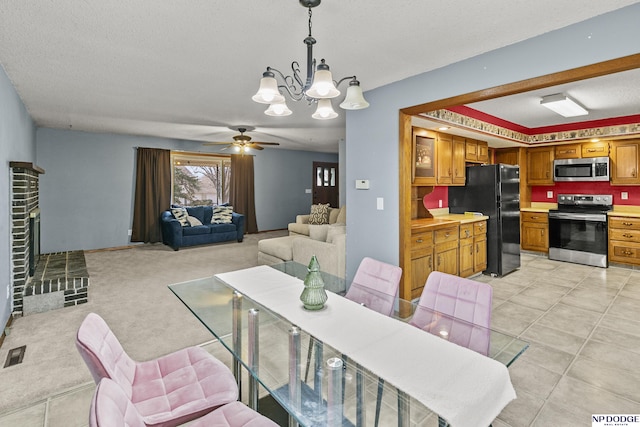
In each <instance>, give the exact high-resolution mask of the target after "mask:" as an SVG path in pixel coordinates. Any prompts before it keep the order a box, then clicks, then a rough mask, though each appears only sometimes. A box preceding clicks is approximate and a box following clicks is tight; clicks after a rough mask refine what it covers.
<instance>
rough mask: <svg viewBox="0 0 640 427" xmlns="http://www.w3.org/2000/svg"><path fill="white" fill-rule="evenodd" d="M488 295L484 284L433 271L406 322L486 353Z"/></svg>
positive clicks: (489, 323) (488, 313) (491, 289)
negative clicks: (444, 332)
mask: <svg viewBox="0 0 640 427" xmlns="http://www.w3.org/2000/svg"><path fill="white" fill-rule="evenodd" d="M492 298H493V288H492V287H491V285H489V284H487V283H482V282H477V281H475V280H470V279H465V278H463V277H458V276H453V275H451V274H446V273H441V272H439V271H433V272H431V274H429V277H428V278H427V282H426V284H425V286H424V289H423V291H422V294H421V295H420V300H419V301H418V306H417V307H416V310H415V312H414V314H413V316H412V318H411V320H410V321H409V323H410V324H412V325H414V326H416V327H418V328H421V329H425V330H427V331H429V332H431V333H435V334H437V333H438V331H446V336H447V339H448V340H449V341H452V342H454V343H456V344H458V345H461V346H463V347H467V348H469V349H471V350H474V351H476V352H478V353H481V354H484V355H485V356H487V355H488V354H489V344H490V339H489V338H490V331H489V327H490V326H491V301H492ZM434 312H435V313H434ZM438 313H442V314H444V315H446V316H447V317H446V318H445V317H442V316H439V315H438ZM457 319H459V320H461V322H457V321H456V320H457ZM474 326H479V327H474Z"/></svg>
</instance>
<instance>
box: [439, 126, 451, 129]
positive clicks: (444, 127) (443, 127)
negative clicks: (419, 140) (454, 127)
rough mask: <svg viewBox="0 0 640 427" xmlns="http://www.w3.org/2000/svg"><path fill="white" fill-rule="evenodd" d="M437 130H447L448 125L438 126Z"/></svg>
mask: <svg viewBox="0 0 640 427" xmlns="http://www.w3.org/2000/svg"><path fill="white" fill-rule="evenodd" d="M438 130H449V127H448V126H441V127H439V128H438Z"/></svg>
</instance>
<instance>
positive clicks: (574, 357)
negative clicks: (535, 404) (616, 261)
mask: <svg viewBox="0 0 640 427" xmlns="http://www.w3.org/2000/svg"><path fill="white" fill-rule="evenodd" d="M630 277H631V273H630V274H629V276H628V277H627V278H626V280H625V283H624V285H622V286H621V287H620V288H619V289H618V291H617V292H616V295H615V296H614V297H613V299H612V300H611V302H610V303H609V305H607V308H606V309H605V311H604V312H602V313H601V314H600V318H599V319H598V321H597V322H596V324H595V325H594V326H593V328H592V329H591V332H589V335H588V336H587V337H586V338H585V340H584V342H583V343H582V345H581V346H580V348H579V349H578V351H577V352H576V354H575V355H574V356H573V358H572V359H571V362H569V365H567V367H566V368H565V369H564V371H563V372H562V375H561V376H560V380H558V382H557V383H556V384H555V385H554V386H553V387H552V388H551V391H550V392H549V395H548V396H547V397H546V398H544V403H543V404H542V406H541V407H540V409H539V410H538V412H536V415H535V417H533V420H532V421H531V424H530V425H534V424H535V422H536V421H537V420H538V418H539V417H540V414H541V413H542V410H543V409H544V408H545V407H546V406H547V403H548V402H549V396H551V395H552V394H553V392H554V391H555V389H556V388H557V387H558V384H559V383H560V381H562V380H563V379H564V378H565V377H567V373H568V372H569V370H570V369H571V367H572V366H573V365H574V364H575V362H576V360H577V359H578V356H580V353H582V350H583V349H584V347H585V346H586V345H587V343H588V342H589V340H591V337H592V336H593V334H594V333H595V330H596V329H597V328H598V326H600V324H601V323H602V320H603V319H604V316H605V315H607V314H608V313H609V310H610V309H611V306H612V305H613V303H614V302H615V301H616V299H617V298H618V296H619V295H620V293H621V292H622V289H624V287H625V286H626V285H627V283H628V281H629V278H630ZM587 278H588V276H586V277H585V278H584V279H582V280H581V281H580V282H578V283H577V284H576V286H574V287H573V288H572V290H573V289H575V288H577V287H578V286H579V285H580V284H581V283H582V282H584V281H585V280H587ZM564 296H566V294H565V295H564ZM559 303H560V301H558V302H557V303H556V304H554V305H553V306H552V307H551V308H553V307H555V306H556V305H557V304H559ZM551 308H550V309H551ZM550 309H549V310H550ZM536 322H537V320H536ZM534 323H535V322H534ZM532 325H533V324H532ZM532 325H529V327H531V326H532ZM527 329H529V328H527ZM552 329H554V328H552ZM523 333H524V332H523ZM576 380H577V379H576ZM578 381H581V382H583V383H585V382H584V381H582V380H578ZM585 384H587V385H590V386H593V384H589V383H585ZM593 387H595V388H597V389H601V388H600V387H596V386H593ZM602 390H605V389H602ZM605 391H607V392H609V393H612V394H614V395H616V396H618V397H620V398H623V399H625V400H629V399H628V398H626V397H624V396H620V395H618V394H616V393H613V392H611V391H609V390H605ZM629 401H631V400H629Z"/></svg>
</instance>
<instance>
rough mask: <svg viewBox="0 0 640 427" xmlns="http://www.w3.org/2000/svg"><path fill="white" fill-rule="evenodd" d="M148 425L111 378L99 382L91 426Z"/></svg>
mask: <svg viewBox="0 0 640 427" xmlns="http://www.w3.org/2000/svg"><path fill="white" fill-rule="evenodd" d="M122 426H128V427H146V424H145V423H144V419H143V418H142V416H141V415H140V413H139V412H138V410H137V409H136V407H135V406H134V404H133V403H132V402H131V400H129V398H128V397H127V395H126V394H125V393H124V391H123V390H122V388H120V386H119V385H118V384H116V383H115V382H113V381H112V380H110V379H109V378H104V379H103V380H102V381H100V382H99V384H98V387H97V388H96V391H95V393H94V395H93V400H92V401H91V409H90V411H89V427H122Z"/></svg>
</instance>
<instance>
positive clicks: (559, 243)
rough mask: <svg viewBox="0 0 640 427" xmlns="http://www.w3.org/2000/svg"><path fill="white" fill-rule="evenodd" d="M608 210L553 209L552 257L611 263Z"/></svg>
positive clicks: (550, 221)
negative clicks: (606, 212) (566, 210)
mask: <svg viewBox="0 0 640 427" xmlns="http://www.w3.org/2000/svg"><path fill="white" fill-rule="evenodd" d="M607 239H608V236H607V216H606V215H605V214H592V213H570V212H553V211H550V212H549V259H556V260H560V261H569V262H575V263H579V264H586V265H594V266H596V267H608V265H609V263H608V260H607V249H608V242H607Z"/></svg>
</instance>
